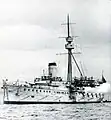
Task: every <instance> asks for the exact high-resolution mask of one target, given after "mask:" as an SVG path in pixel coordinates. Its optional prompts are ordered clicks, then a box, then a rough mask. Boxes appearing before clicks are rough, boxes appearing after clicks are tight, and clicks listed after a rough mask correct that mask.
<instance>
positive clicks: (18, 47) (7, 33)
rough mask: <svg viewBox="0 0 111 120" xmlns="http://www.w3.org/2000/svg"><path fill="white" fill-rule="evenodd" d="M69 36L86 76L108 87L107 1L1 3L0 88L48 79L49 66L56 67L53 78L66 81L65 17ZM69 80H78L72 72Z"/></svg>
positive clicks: (110, 13) (110, 38) (110, 25)
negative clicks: (104, 81) (5, 82)
mask: <svg viewBox="0 0 111 120" xmlns="http://www.w3.org/2000/svg"><path fill="white" fill-rule="evenodd" d="M68 13H69V15H70V21H71V22H72V23H76V24H74V25H71V29H70V31H71V35H73V36H74V35H77V36H79V37H78V38H76V39H74V43H75V44H76V45H77V46H78V48H80V49H79V50H80V51H81V52H82V54H81V55H75V56H76V58H77V60H78V62H79V63H80V59H82V60H81V63H82V67H83V69H84V71H85V74H86V75H89V76H93V75H94V76H97V77H99V78H100V77H101V72H102V70H103V71H104V76H105V77H106V79H107V81H108V82H111V75H110V72H111V55H110V50H111V34H110V31H111V1H110V0H85V1H84V0H47V1H46V0H10V1H9V0H0V82H1V83H2V79H6V78H8V79H9V81H15V80H17V79H20V80H25V81H27V80H33V79H34V78H35V77H37V76H40V75H42V71H43V69H44V70H45V73H46V74H47V66H48V63H49V62H57V64H58V74H59V75H61V76H63V77H64V78H65V77H66V73H67V55H56V54H57V53H66V52H67V51H66V50H65V43H66V41H65V39H62V38H61V39H60V38H59V37H64V36H67V31H66V30H67V29H66V26H61V24H62V23H66V17H67V14H68ZM74 71H75V72H74V74H75V75H76V74H78V73H77V72H76V71H77V70H76V68H75V66H74Z"/></svg>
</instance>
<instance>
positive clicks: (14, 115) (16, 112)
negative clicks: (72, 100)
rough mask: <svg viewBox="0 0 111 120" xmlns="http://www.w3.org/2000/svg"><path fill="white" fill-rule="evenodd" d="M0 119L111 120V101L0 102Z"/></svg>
mask: <svg viewBox="0 0 111 120" xmlns="http://www.w3.org/2000/svg"><path fill="white" fill-rule="evenodd" d="M0 120H111V103H99V104H98V103H95V104H50V105H49V104H40V105H39V104H36V105H3V104H2V103H1V104H0Z"/></svg>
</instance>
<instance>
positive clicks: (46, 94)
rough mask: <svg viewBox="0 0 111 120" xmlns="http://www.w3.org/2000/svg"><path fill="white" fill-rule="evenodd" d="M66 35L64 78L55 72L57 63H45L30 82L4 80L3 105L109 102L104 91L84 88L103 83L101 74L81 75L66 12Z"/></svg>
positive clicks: (95, 86) (91, 87)
mask: <svg viewBox="0 0 111 120" xmlns="http://www.w3.org/2000/svg"><path fill="white" fill-rule="evenodd" d="M66 25H67V37H66V38H65V39H66V44H65V49H66V50H67V51H68V53H67V55H68V64H67V79H66V80H64V79H63V78H62V77H60V76H57V75H56V71H57V63H56V62H50V63H48V74H47V75H42V76H41V77H38V78H35V79H34V81H33V83H30V82H25V83H24V84H20V83H19V81H16V82H15V83H13V84H10V83H9V82H8V80H7V79H6V80H3V87H2V88H3V91H4V95H3V102H4V104H60V103H65V104H70V103H71V104H81V103H82V104H86V103H100V102H108V101H107V100H105V99H104V93H100V92H99V93H98V92H87V91H86V88H90V89H93V88H98V87H99V86H101V85H102V84H104V83H106V80H105V78H104V76H103V75H102V78H101V79H100V80H98V79H94V78H93V77H88V76H84V74H83V71H82V70H81V68H80V66H79V64H78V62H77V60H76V58H75V56H74V54H73V52H72V51H73V50H74V49H75V48H74V37H73V36H71V35H70V20H69V15H67V23H66ZM72 61H73V62H74V63H75V65H76V67H77V69H78V71H79V73H80V76H79V77H74V76H73V74H74V73H73V72H72Z"/></svg>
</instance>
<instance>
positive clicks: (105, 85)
mask: <svg viewBox="0 0 111 120" xmlns="http://www.w3.org/2000/svg"><path fill="white" fill-rule="evenodd" d="M110 90H111V86H110V84H109V83H103V84H102V85H101V86H99V87H96V88H88V87H87V88H86V92H95V93H108V92H109V91H110Z"/></svg>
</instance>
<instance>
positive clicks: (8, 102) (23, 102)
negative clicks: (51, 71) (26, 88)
mask: <svg viewBox="0 0 111 120" xmlns="http://www.w3.org/2000/svg"><path fill="white" fill-rule="evenodd" d="M108 102H111V101H87V102H38V101H4V104H89V103H108Z"/></svg>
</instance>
